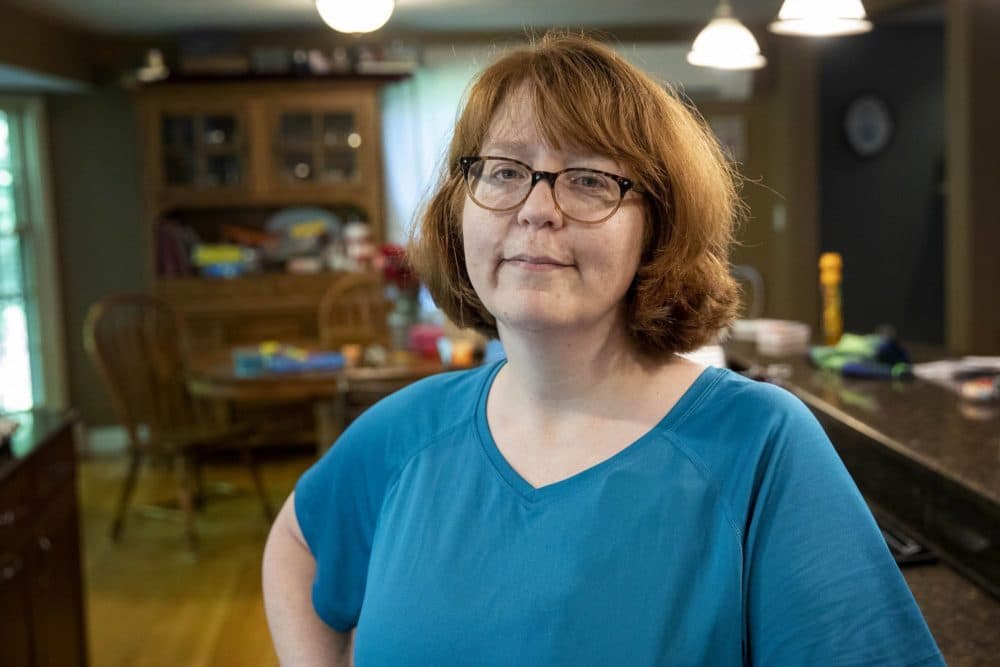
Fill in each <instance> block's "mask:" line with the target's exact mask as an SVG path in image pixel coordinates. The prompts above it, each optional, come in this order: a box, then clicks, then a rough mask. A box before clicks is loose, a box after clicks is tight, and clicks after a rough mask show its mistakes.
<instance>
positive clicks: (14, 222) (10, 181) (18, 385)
mask: <svg viewBox="0 0 1000 667" xmlns="http://www.w3.org/2000/svg"><path fill="white" fill-rule="evenodd" d="M15 123H16V118H15V117H13V116H12V114H11V113H9V112H8V111H7V110H3V109H0V412H9V411H13V410H27V409H28V408H30V407H31V406H32V405H33V403H34V400H33V397H32V382H31V355H30V353H29V345H28V321H27V317H26V311H27V298H28V295H27V294H26V293H25V290H26V287H27V285H26V283H27V281H26V280H25V272H24V264H25V262H24V253H23V251H22V248H23V245H24V243H23V241H22V235H23V228H22V226H21V225H20V224H19V221H18V218H19V216H18V206H17V202H18V199H19V197H18V196H16V194H15V192H16V190H17V188H18V186H19V185H20V178H19V176H20V174H19V173H18V169H17V165H16V164H15V159H14V150H13V146H12V145H13V144H14V143H15V142H16V140H17V138H16V137H15V136H13V135H14V127H13V126H14V125H15Z"/></svg>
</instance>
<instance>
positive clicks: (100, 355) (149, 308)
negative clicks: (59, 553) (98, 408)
mask: <svg viewBox="0 0 1000 667" xmlns="http://www.w3.org/2000/svg"><path fill="white" fill-rule="evenodd" d="M84 347H85V348H86V350H87V353H88V354H89V355H90V357H91V359H92V361H93V362H94V364H95V365H96V366H97V368H98V370H99V371H100V374H101V377H102V380H103V381H104V384H105V387H106V389H107V391H108V393H109V394H110V395H111V399H112V402H113V405H114V408H115V411H116V413H117V415H118V417H119V419H120V420H121V421H122V424H123V425H124V426H125V429H126V431H127V434H128V443H129V468H128V474H127V476H126V478H125V483H124V485H123V487H122V491H121V495H120V497H119V500H118V505H117V508H116V511H115V516H114V520H113V522H112V525H111V538H112V540H115V541H117V540H118V539H119V538H120V537H121V533H122V529H123V527H124V522H125V513H126V510H127V508H128V504H129V500H130V498H131V496H132V493H133V491H134V490H135V484H136V480H137V478H138V474H139V469H140V466H141V464H142V462H143V460H144V459H146V458H154V457H155V458H160V459H164V458H165V459H167V460H168V461H170V462H172V463H173V465H174V471H175V474H176V477H177V500H178V502H179V504H180V508H181V510H183V514H184V527H185V533H186V537H187V541H188V546H189V547H190V548H191V550H192V551H193V550H195V549H196V548H197V534H196V531H195V525H194V506H195V503H196V501H197V502H198V503H199V504H200V502H201V500H202V498H203V495H202V494H203V491H202V488H201V483H200V480H201V477H200V474H199V473H200V462H201V458H202V455H203V454H205V453H207V452H208V451H211V450H215V449H219V448H230V449H231V448H234V447H235V448H236V449H238V450H239V452H240V454H241V456H242V459H243V462H244V463H245V464H246V465H247V467H248V468H249V471H250V474H251V477H252V479H253V484H254V488H255V490H256V493H257V495H258V496H259V497H260V500H261V506H262V509H263V511H264V516H265V517H266V518H267V519H268V521H271V520H273V517H274V512H273V510H272V508H271V504H270V502H269V500H268V498H267V494H266V492H265V490H264V485H263V482H262V481H261V477H260V472H259V470H258V469H257V465H256V462H255V460H254V455H253V451H252V449H251V444H252V434H251V430H252V427H251V426H250V425H237V426H228V425H218V424H213V423H212V422H213V420H212V419H211V418H210V414H209V410H208V407H207V406H206V405H205V404H203V403H200V402H198V401H196V400H195V399H194V398H193V397H192V396H191V395H190V394H189V392H188V390H187V384H186V377H185V367H186V361H187V359H186V354H185V333H184V327H183V323H182V322H181V320H180V318H179V317H178V315H177V314H176V313H175V312H174V311H173V309H172V308H171V307H170V306H169V305H168V304H166V303H165V302H163V301H161V300H159V299H156V298H154V297H151V296H147V295H144V294H120V295H115V296H110V297H107V298H105V299H102V300H101V301H99V302H98V303H96V304H94V305H93V306H91V308H90V310H89V312H88V313H87V319H86V321H85V323H84ZM216 421H217V420H216ZM192 477H194V478H195V479H192ZM195 494H197V497H196V495H195Z"/></svg>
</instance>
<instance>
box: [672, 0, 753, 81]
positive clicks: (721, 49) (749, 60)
mask: <svg viewBox="0 0 1000 667" xmlns="http://www.w3.org/2000/svg"><path fill="white" fill-rule="evenodd" d="M687 61H688V62H689V63H691V64H692V65H698V66H699V67H714V68H716V69H760V68H761V67H763V66H764V65H766V64H767V58H765V57H764V56H762V55H761V54H760V46H758V45H757V40H756V39H754V36H753V34H752V33H751V32H750V31H749V30H747V27H746V26H745V25H743V24H742V23H740V22H739V21H738V20H736V19H735V18H733V10H732V7H730V6H729V2H727V0H722V1H721V2H720V3H719V6H718V8H717V9H716V10H715V16H714V17H713V18H712V20H711V21H710V22H709V24H708V25H707V26H705V28H704V29H703V30H702V31H701V32H699V33H698V36H697V37H695V39H694V44H692V45H691V50H690V51H689V52H688V54H687Z"/></svg>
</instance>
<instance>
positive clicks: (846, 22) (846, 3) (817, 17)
mask: <svg viewBox="0 0 1000 667" xmlns="http://www.w3.org/2000/svg"><path fill="white" fill-rule="evenodd" d="M871 29H872V24H871V21H869V20H868V15H867V14H865V8H864V6H863V5H862V4H861V0H785V2H784V4H782V5H781V11H780V12H778V20H777V21H775V22H774V23H772V24H771V25H769V26H768V30H770V31H771V32H777V33H780V34H783V35H807V36H809V37H834V36H837V35H857V34H859V33H862V32H868V31H869V30H871Z"/></svg>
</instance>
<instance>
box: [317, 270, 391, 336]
mask: <svg viewBox="0 0 1000 667" xmlns="http://www.w3.org/2000/svg"><path fill="white" fill-rule="evenodd" d="M384 289H385V288H384V286H383V284H382V279H381V277H379V275H378V274H374V273H350V274H347V275H344V276H342V277H340V278H338V279H337V280H336V281H335V282H334V283H333V284H332V285H330V287H329V288H328V289H327V291H326V293H325V294H324V295H323V298H322V299H321V300H320V303H319V337H320V343H321V344H322V345H323V347H324V348H326V349H329V350H337V349H340V346H341V345H345V344H347V343H361V344H363V345H368V344H371V343H382V344H387V343H388V342H389V326H388V323H387V318H388V316H389V312H390V311H391V310H392V302H391V301H389V300H388V299H386V298H385V292H384Z"/></svg>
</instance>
